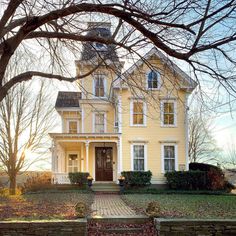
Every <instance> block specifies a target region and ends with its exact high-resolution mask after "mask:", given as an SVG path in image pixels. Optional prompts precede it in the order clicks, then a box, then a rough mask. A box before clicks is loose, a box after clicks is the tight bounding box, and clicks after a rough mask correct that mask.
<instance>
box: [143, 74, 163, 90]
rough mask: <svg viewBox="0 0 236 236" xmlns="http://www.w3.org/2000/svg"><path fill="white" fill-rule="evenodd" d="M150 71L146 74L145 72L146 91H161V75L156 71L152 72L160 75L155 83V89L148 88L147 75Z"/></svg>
mask: <svg viewBox="0 0 236 236" xmlns="http://www.w3.org/2000/svg"><path fill="white" fill-rule="evenodd" d="M151 71H152V70H149V71H148V72H146V89H147V90H160V89H161V82H162V79H161V73H160V72H159V71H158V70H153V71H155V72H156V73H158V74H160V77H159V78H158V79H157V83H158V86H157V88H149V87H148V75H149V73H150V72H151Z"/></svg>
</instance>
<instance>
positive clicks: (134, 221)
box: [88, 216, 156, 236]
mask: <svg viewBox="0 0 236 236" xmlns="http://www.w3.org/2000/svg"><path fill="white" fill-rule="evenodd" d="M90 235H91V236H92V235H99V236H103V235H106V236H110V235H117V236H118V235H120V236H121V235H124V236H125V235H129V236H143V235H148V236H154V235H156V232H155V227H154V225H153V221H152V220H150V219H148V218H147V217H142V216H131V217H126V216H123V217H122V216H121V217H114V216H107V217H102V218H100V219H99V218H98V219H96V218H91V219H88V236H90Z"/></svg>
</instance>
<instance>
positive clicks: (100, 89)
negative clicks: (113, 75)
mask: <svg viewBox="0 0 236 236" xmlns="http://www.w3.org/2000/svg"><path fill="white" fill-rule="evenodd" d="M95 96H96V97H104V79H103V78H102V77H99V76H98V77H97V78H96V79H95Z"/></svg>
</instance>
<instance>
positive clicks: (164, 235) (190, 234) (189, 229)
mask: <svg viewBox="0 0 236 236" xmlns="http://www.w3.org/2000/svg"><path fill="white" fill-rule="evenodd" d="M206 210H207V209H206ZM155 225H156V229H157V232H158V236H172V235H173V236H174V235H181V236H213V235H214V236H221V235H224V236H233V235H234V236H235V235H236V220H203V219H195V220H190V219H160V218H156V219H155Z"/></svg>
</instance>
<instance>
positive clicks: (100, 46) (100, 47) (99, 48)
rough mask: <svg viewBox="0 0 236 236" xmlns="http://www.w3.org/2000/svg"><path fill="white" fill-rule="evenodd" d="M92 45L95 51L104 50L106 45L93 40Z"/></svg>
mask: <svg viewBox="0 0 236 236" xmlns="http://www.w3.org/2000/svg"><path fill="white" fill-rule="evenodd" d="M93 46H94V48H95V49H96V50H97V51H105V50H106V49H107V45H106V44H103V43H98V42H95V43H93Z"/></svg>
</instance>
